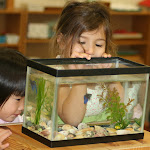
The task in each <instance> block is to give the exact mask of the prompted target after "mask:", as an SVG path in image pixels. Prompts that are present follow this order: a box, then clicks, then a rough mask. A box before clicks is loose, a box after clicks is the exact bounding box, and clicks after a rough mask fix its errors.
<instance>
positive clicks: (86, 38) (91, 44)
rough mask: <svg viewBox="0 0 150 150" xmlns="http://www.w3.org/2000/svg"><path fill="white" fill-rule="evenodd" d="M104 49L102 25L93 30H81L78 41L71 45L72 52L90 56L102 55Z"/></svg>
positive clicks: (104, 41)
mask: <svg viewBox="0 0 150 150" xmlns="http://www.w3.org/2000/svg"><path fill="white" fill-rule="evenodd" d="M105 49H106V36H105V32H104V28H103V26H102V27H100V28H98V29H96V30H94V31H88V32H83V33H82V34H81V36H80V38H79V41H78V42H76V43H75V44H74V45H73V46H72V54H73V53H74V52H77V53H86V54H88V55H91V57H102V55H103V54H104V53H105Z"/></svg>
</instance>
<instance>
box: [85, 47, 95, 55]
mask: <svg viewBox="0 0 150 150" xmlns="http://www.w3.org/2000/svg"><path fill="white" fill-rule="evenodd" d="M86 53H87V54H89V55H93V54H94V47H93V46H89V47H88V48H87V50H86Z"/></svg>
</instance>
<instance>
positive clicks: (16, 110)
mask: <svg viewBox="0 0 150 150" xmlns="http://www.w3.org/2000/svg"><path fill="white" fill-rule="evenodd" d="M23 110H24V97H20V96H15V95H11V96H10V97H9V99H8V100H7V101H6V103H5V104H4V105H3V107H1V108H0V119H2V120H4V121H6V122H12V121H14V119H15V118H16V117H17V116H18V115H20V114H21V113H22V111H23Z"/></svg>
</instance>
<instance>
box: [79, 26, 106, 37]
mask: <svg viewBox="0 0 150 150" xmlns="http://www.w3.org/2000/svg"><path fill="white" fill-rule="evenodd" d="M91 36H97V37H101V38H105V31H104V28H103V27H101V28H98V29H95V30H92V31H84V32H82V33H81V35H80V37H81V38H86V37H91Z"/></svg>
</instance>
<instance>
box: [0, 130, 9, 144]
mask: <svg viewBox="0 0 150 150" xmlns="http://www.w3.org/2000/svg"><path fill="white" fill-rule="evenodd" d="M11 134H12V132H11V131H10V130H2V131H1V132H0V143H2V142H3V141H4V140H5V139H6V138H8V137H9V136H10V135H11Z"/></svg>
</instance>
